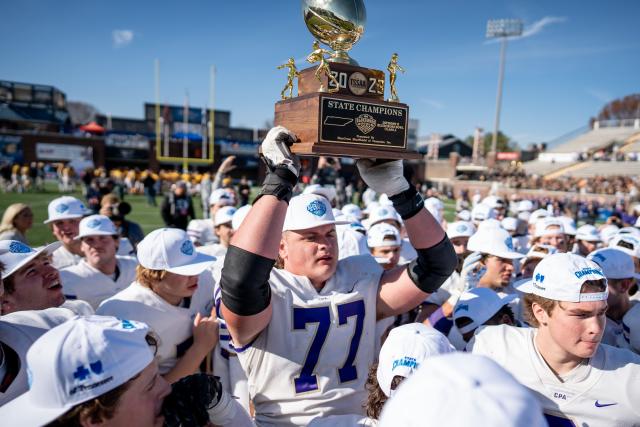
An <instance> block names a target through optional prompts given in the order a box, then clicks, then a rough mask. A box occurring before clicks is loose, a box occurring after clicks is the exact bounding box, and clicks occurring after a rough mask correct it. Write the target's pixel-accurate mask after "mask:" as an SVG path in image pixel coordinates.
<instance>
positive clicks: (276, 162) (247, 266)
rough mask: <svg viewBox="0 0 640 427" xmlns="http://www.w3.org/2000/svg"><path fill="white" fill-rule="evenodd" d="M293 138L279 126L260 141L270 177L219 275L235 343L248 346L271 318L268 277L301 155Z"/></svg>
mask: <svg viewBox="0 0 640 427" xmlns="http://www.w3.org/2000/svg"><path fill="white" fill-rule="evenodd" d="M295 140H296V137H295V135H294V134H292V133H291V132H289V131H288V130H287V129H285V128H283V127H282V126H277V127H275V128H273V129H271V130H270V131H269V133H268V134H267V137H266V138H265V140H264V141H263V142H262V155H263V159H264V160H265V162H266V163H267V168H268V172H267V176H266V178H265V180H264V183H263V186H262V190H261V191H260V195H259V196H258V198H257V199H256V201H255V202H254V204H253V207H252V208H251V210H250V211H249V214H248V215H247V217H246V218H245V220H244V221H243V222H242V225H241V226H240V229H239V230H238V231H237V232H236V233H235V235H234V236H233V239H232V240H231V245H230V246H229V250H228V251H227V255H226V257H225V261H224V267H223V269H222V278H221V279H220V287H221V288H222V315H223V317H224V319H225V321H226V323H227V327H228V328H229V332H230V334H231V337H232V338H233V344H234V345H236V346H245V345H247V344H249V343H250V342H251V341H252V340H253V339H254V338H255V337H256V336H257V335H258V334H259V333H260V332H262V330H263V329H264V328H266V327H267V325H268V324H269V321H270V320H271V289H270V288H269V282H268V281H269V275H270V274H271V269H272V268H273V265H274V263H275V260H276V258H277V257H278V246H279V244H280V239H281V237H282V226H283V224H284V218H285V215H286V213H287V204H288V202H289V200H290V199H291V194H292V191H293V187H295V185H296V183H297V180H298V173H299V171H300V163H299V161H298V159H297V157H296V156H294V155H292V154H291V152H290V151H289V148H288V146H289V145H291V144H292V143H293V142H294V141H295Z"/></svg>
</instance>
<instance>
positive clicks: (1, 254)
mask: <svg viewBox="0 0 640 427" xmlns="http://www.w3.org/2000/svg"><path fill="white" fill-rule="evenodd" d="M60 245H61V243H60V242H54V243H51V244H50V245H47V246H43V247H41V248H38V249H33V248H31V247H29V246H27V245H25V244H24V243H22V242H19V241H17V240H0V263H2V264H3V265H4V271H3V272H2V279H6V278H7V277H9V276H11V275H12V274H13V273H15V272H16V271H18V270H19V269H20V268H22V267H23V266H24V265H26V264H27V263H28V262H30V261H31V260H33V259H34V258H35V257H37V256H38V255H40V254H42V253H46V254H47V255H51V254H52V253H53V251H55V250H56V249H58V248H59V247H60Z"/></svg>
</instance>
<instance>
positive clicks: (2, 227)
mask: <svg viewBox="0 0 640 427" xmlns="http://www.w3.org/2000/svg"><path fill="white" fill-rule="evenodd" d="M32 225H33V212H32V211H31V208H30V207H29V205H26V204H24V203H14V204H13V205H9V206H8V207H7V209H6V210H5V211H4V215H2V223H0V240H17V241H20V242H22V243H24V244H25V245H28V244H29V243H28V241H27V230H29V229H30V228H31V226H32Z"/></svg>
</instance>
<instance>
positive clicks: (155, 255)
mask: <svg viewBox="0 0 640 427" xmlns="http://www.w3.org/2000/svg"><path fill="white" fill-rule="evenodd" d="M215 260H216V258H215V257H212V256H209V255H205V254H203V253H202V252H198V251H196V249H195V248H194V246H193V243H192V242H191V240H189V236H188V235H187V233H185V232H184V230H180V229H178V228H159V229H157V230H153V231H152V232H151V233H149V234H147V236H146V237H145V238H144V239H142V241H141V242H140V243H138V262H139V263H140V265H141V266H143V267H144V268H148V269H150V270H167V271H169V272H171V273H175V274H180V275H182V276H197V275H199V274H200V273H202V272H203V271H204V270H205V269H207V267H209V266H211V265H212V264H213V262H214V261H215Z"/></svg>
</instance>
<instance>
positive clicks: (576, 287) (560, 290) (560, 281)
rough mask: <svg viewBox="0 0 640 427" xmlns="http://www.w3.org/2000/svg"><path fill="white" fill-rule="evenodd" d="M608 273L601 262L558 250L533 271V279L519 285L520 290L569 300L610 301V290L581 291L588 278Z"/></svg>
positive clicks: (598, 278) (554, 298) (600, 276)
mask: <svg viewBox="0 0 640 427" xmlns="http://www.w3.org/2000/svg"><path fill="white" fill-rule="evenodd" d="M602 279H604V280H605V282H606V280H607V279H606V276H605V275H604V272H603V271H602V269H601V268H600V266H599V265H598V264H596V263H595V262H593V261H591V260H588V259H586V258H583V257H581V256H580V255H576V254H571V253H556V254H553V255H549V256H548V257H546V258H544V259H543V260H542V261H540V263H539V264H538V265H537V266H536V268H535V270H533V278H532V279H531V280H527V281H525V282H523V283H521V284H520V285H519V286H518V288H517V289H518V290H519V291H520V292H524V293H527V294H535V295H539V296H541V297H544V298H547V299H551V300H555V301H566V302H582V301H606V300H607V296H608V295H609V292H608V291H607V290H605V291H604V292H586V293H581V292H580V290H581V289H582V285H583V283H584V282H586V281H588V280H602Z"/></svg>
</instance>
